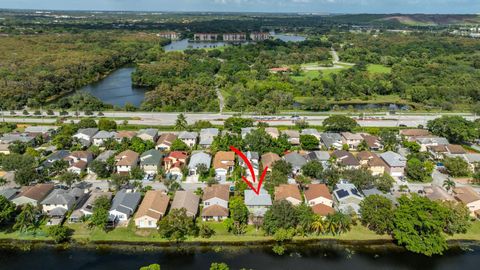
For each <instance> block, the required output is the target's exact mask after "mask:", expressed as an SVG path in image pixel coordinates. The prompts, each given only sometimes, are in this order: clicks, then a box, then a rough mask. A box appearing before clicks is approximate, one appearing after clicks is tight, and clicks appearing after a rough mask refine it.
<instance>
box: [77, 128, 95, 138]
mask: <svg viewBox="0 0 480 270" xmlns="http://www.w3.org/2000/svg"><path fill="white" fill-rule="evenodd" d="M97 132H98V128H81V129H79V130H78V131H77V134H84V135H87V136H88V137H90V138H92V137H93V136H95V134H97Z"/></svg>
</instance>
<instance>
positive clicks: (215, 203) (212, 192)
mask: <svg viewBox="0 0 480 270" xmlns="http://www.w3.org/2000/svg"><path fill="white" fill-rule="evenodd" d="M229 197H230V186H229V185H212V186H210V187H208V186H207V187H206V188H205V189H204V190H203V198H202V201H203V209H202V214H201V215H202V219H203V220H204V221H207V220H215V221H221V220H224V219H226V218H227V217H228V212H229V211H228V200H229Z"/></svg>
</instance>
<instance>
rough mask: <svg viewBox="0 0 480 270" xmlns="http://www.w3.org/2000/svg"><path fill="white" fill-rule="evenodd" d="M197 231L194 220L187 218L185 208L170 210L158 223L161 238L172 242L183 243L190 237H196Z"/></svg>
mask: <svg viewBox="0 0 480 270" xmlns="http://www.w3.org/2000/svg"><path fill="white" fill-rule="evenodd" d="M197 231H198V228H197V226H196V224H195V222H194V220H193V219H192V217H189V216H187V211H186V210H185V208H182V209H173V210H170V213H168V215H167V216H165V217H163V218H162V219H161V220H160V221H159V223H158V232H159V234H160V236H161V237H162V238H168V239H170V240H175V241H182V240H184V239H185V238H186V237H187V236H189V235H196V233H197Z"/></svg>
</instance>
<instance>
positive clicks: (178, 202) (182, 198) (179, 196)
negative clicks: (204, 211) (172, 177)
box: [171, 190, 200, 216]
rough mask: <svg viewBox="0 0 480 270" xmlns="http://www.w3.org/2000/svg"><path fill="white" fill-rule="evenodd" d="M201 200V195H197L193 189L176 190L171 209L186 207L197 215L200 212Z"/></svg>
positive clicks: (189, 211)
mask: <svg viewBox="0 0 480 270" xmlns="http://www.w3.org/2000/svg"><path fill="white" fill-rule="evenodd" d="M199 202H200V197H198V196H197V195H195V193H193V192H192V191H187V190H179V191H177V192H175V197H174V198H173V202H172V207H171V209H181V208H185V209H186V210H187V212H188V213H191V214H192V215H193V216H196V215H197V212H198V204H199Z"/></svg>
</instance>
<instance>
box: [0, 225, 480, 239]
mask: <svg viewBox="0 0 480 270" xmlns="http://www.w3.org/2000/svg"><path fill="white" fill-rule="evenodd" d="M207 224H208V225H209V226H210V227H211V228H213V229H214V230H215V232H216V234H215V235H214V236H212V237H211V238H208V239H206V238H201V237H189V238H187V239H186V240H185V241H186V242H255V241H272V240H273V238H272V237H271V236H266V235H265V234H264V232H263V231H262V230H261V229H259V230H258V231H257V230H256V229H255V228H254V227H253V226H248V227H247V232H246V233H245V234H244V235H233V234H230V233H229V232H227V230H226V228H225V227H224V225H223V224H222V223H220V222H208V223H207ZM66 226H67V227H69V228H71V229H73V230H74V234H73V236H72V238H73V239H74V240H77V241H79V242H95V241H111V242H116V241H118V242H145V243H154V242H155V243H167V242H168V240H166V239H162V238H160V236H159V235H158V233H157V231H156V230H154V229H150V230H147V229H141V230H140V229H136V228H135V227H134V225H133V224H130V225H129V226H128V227H122V228H116V229H114V230H112V231H109V232H104V231H102V230H99V229H92V230H91V229H88V228H87V226H86V225H85V224H67V225H66ZM45 230H46V227H44V226H42V227H41V228H40V229H38V230H37V232H36V233H35V234H33V233H19V232H5V231H4V232H0V239H14V240H27V241H29V240H30V241H31V240H40V241H43V240H51V239H50V238H49V237H48V236H46V233H45ZM391 239H392V238H391V237H390V236H389V235H377V234H375V233H374V232H372V231H370V230H368V229H367V228H365V227H364V226H361V225H356V226H353V227H352V229H351V230H350V231H349V232H347V233H345V234H342V235H331V234H327V235H318V236H317V235H310V236H307V237H302V236H296V237H295V238H294V240H297V241H301V240H344V241H373V240H391ZM447 239H448V240H468V241H480V222H478V221H477V222H474V223H472V226H471V228H470V229H469V231H468V232H467V233H466V234H457V235H454V236H448V237H447Z"/></svg>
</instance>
